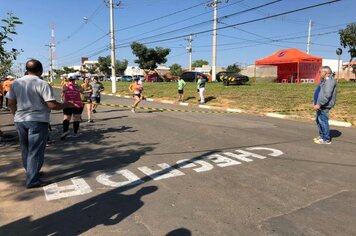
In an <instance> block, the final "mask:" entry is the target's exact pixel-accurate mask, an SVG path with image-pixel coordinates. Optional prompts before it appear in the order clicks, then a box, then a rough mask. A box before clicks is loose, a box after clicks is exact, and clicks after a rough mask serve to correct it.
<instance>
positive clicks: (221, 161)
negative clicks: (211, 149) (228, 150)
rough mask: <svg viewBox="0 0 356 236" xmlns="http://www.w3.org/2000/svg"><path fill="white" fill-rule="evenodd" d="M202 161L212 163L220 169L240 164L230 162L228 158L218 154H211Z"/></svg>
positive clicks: (233, 161)
mask: <svg viewBox="0 0 356 236" xmlns="http://www.w3.org/2000/svg"><path fill="white" fill-rule="evenodd" d="M204 159H208V160H210V161H212V162H214V163H216V165H217V166H220V167H226V166H233V165H239V164H241V162H239V161H235V160H232V159H230V158H227V157H224V156H222V155H220V154H212V155H209V156H206V157H204Z"/></svg>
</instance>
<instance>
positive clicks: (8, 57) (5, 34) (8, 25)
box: [0, 13, 22, 75]
mask: <svg viewBox="0 0 356 236" xmlns="http://www.w3.org/2000/svg"><path fill="white" fill-rule="evenodd" d="M1 21H2V22H3V23H5V25H3V26H0V28H1V30H0V75H5V74H8V73H9V72H10V70H11V66H12V64H13V61H14V60H16V57H17V56H18V55H19V54H20V51H19V50H18V49H16V48H11V49H9V50H7V49H5V45H6V44H7V43H8V42H12V41H13V39H12V38H11V35H17V33H16V31H15V29H16V26H17V25H20V24H22V22H21V21H20V19H19V18H17V17H16V16H14V15H13V14H12V13H7V18H6V19H2V20H1Z"/></svg>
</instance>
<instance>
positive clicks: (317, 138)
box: [313, 136, 322, 142]
mask: <svg viewBox="0 0 356 236" xmlns="http://www.w3.org/2000/svg"><path fill="white" fill-rule="evenodd" d="M319 139H322V138H321V137H320V136H318V137H316V138H313V141H314V142H315V141H317V140H319Z"/></svg>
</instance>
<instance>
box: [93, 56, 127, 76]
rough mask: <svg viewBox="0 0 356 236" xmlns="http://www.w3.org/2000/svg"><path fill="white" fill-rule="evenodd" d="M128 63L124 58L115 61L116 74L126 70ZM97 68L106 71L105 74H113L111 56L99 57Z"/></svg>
mask: <svg viewBox="0 0 356 236" xmlns="http://www.w3.org/2000/svg"><path fill="white" fill-rule="evenodd" d="M127 65H128V61H127V60H123V61H120V60H116V62H115V72H116V75H117V74H119V75H122V74H123V73H124V71H125V70H126V68H127ZM97 68H98V69H99V71H100V72H102V73H104V74H105V75H111V56H106V57H99V58H98V63H97ZM116 75H115V76H116Z"/></svg>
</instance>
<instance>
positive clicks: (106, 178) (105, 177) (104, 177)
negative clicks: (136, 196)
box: [96, 170, 143, 188]
mask: <svg viewBox="0 0 356 236" xmlns="http://www.w3.org/2000/svg"><path fill="white" fill-rule="evenodd" d="M114 175H119V176H123V177H125V178H126V179H127V180H126V181H113V180H110V178H111V177H113V176H114ZM96 181H98V182H99V183H101V184H103V185H106V186H110V187H114V188H117V187H121V186H124V185H136V184H141V183H143V180H141V179H140V178H139V177H138V176H137V175H135V174H134V173H132V172H131V171H129V170H118V171H116V172H115V174H101V175H99V176H98V177H96Z"/></svg>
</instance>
